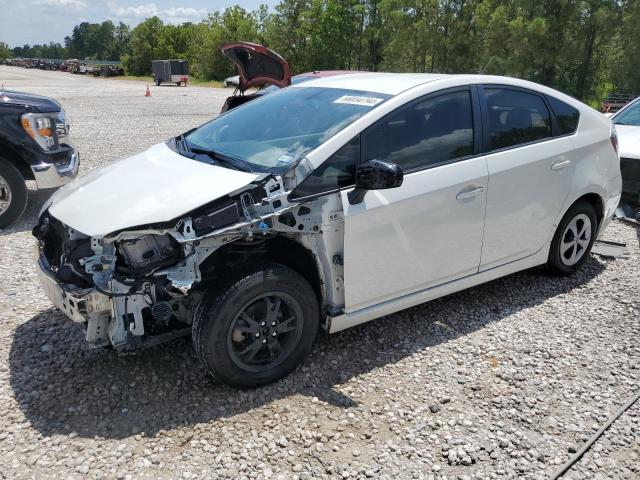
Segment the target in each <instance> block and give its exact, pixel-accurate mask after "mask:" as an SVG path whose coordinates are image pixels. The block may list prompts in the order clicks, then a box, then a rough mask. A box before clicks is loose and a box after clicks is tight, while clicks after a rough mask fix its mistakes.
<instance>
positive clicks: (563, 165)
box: [551, 160, 571, 170]
mask: <svg viewBox="0 0 640 480" xmlns="http://www.w3.org/2000/svg"><path fill="white" fill-rule="evenodd" d="M569 165H571V160H565V161H564V162H560V163H554V164H553V165H551V170H562V169H563V168H567V167H568V166H569Z"/></svg>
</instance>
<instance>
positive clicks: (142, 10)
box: [109, 2, 160, 18]
mask: <svg viewBox="0 0 640 480" xmlns="http://www.w3.org/2000/svg"><path fill="white" fill-rule="evenodd" d="M109 9H110V10H111V13H113V14H114V15H115V16H116V17H121V18H146V17H153V16H154V15H158V13H159V12H160V9H159V8H158V6H157V5H156V4H155V3H144V4H141V5H137V6H135V7H123V6H121V5H118V4H117V3H116V2H109Z"/></svg>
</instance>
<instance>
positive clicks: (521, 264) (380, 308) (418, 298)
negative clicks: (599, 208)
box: [328, 245, 550, 333]
mask: <svg viewBox="0 0 640 480" xmlns="http://www.w3.org/2000/svg"><path fill="white" fill-rule="evenodd" d="M549 247H550V245H547V246H546V247H545V248H543V249H541V250H539V251H538V252H537V253H535V254H533V255H531V256H529V257H527V258H523V259H522V260H517V261H515V262H511V263H508V264H506V265H501V266H499V267H495V268H492V269H490V270H485V271H483V272H479V273H475V274H473V275H469V276H468V277H464V278H461V279H459V280H454V281H452V282H449V283H444V284H442V285H438V286H437V287H432V288H428V289H426V290H421V291H419V292H416V293H412V294H409V295H404V296H402V297H399V298H396V299H394V300H389V301H386V302H383V303H380V304H378V305H373V306H371V307H367V308H363V309H361V310H356V311H354V312H349V313H343V314H342V315H339V316H337V317H331V318H329V319H328V320H329V329H328V330H329V333H336V332H339V331H340V330H344V329H345V328H349V327H353V326H355V325H359V324H361V323H364V322H368V321H369V320H373V319H375V318H379V317H383V316H385V315H390V314H392V313H396V312H399V311H400V310H405V309H407V308H411V307H415V306H416V305H419V304H421V303H425V302H428V301H430V300H435V299H436V298H440V297H444V296H445V295H449V294H451V293H455V292H459V291H460V290H465V289H467V288H471V287H475V286H476V285H480V284H482V283H486V282H490V281H491V280H495V279H496V278H500V277H504V276H506V275H511V274H512V273H516V272H519V271H521V270H526V269H528V268H532V267H536V266H538V265H543V264H545V263H546V262H547V258H548V257H549Z"/></svg>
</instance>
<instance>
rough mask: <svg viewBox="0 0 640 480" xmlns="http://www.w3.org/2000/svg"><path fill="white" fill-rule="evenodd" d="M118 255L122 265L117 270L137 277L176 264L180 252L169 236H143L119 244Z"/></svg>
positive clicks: (176, 243) (175, 242)
mask: <svg viewBox="0 0 640 480" xmlns="http://www.w3.org/2000/svg"><path fill="white" fill-rule="evenodd" d="M118 253H119V257H120V259H121V260H122V263H123V265H121V266H120V268H119V269H118V270H119V271H121V272H123V270H124V272H123V273H126V274H128V275H129V276H132V277H139V276H144V275H146V274H148V273H150V272H151V271H153V270H156V269H158V268H161V267H166V266H168V265H172V264H174V263H176V262H177V261H178V260H179V258H180V256H181V254H182V250H181V249H180V246H179V244H178V242H177V241H176V240H175V239H174V238H173V237H172V236H171V235H144V236H142V237H140V238H136V239H134V240H123V241H121V242H119V243H118ZM123 266H124V267H125V268H124V269H123V268H122V267H123Z"/></svg>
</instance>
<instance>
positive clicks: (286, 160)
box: [276, 153, 295, 163]
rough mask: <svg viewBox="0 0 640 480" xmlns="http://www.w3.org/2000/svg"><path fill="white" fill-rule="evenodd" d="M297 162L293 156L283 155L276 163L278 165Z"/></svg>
mask: <svg viewBox="0 0 640 480" xmlns="http://www.w3.org/2000/svg"><path fill="white" fill-rule="evenodd" d="M293 160H295V157H293V156H291V155H287V154H286V153H285V154H282V155H280V156H279V157H278V159H277V160H276V162H278V163H291V161H293Z"/></svg>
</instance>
